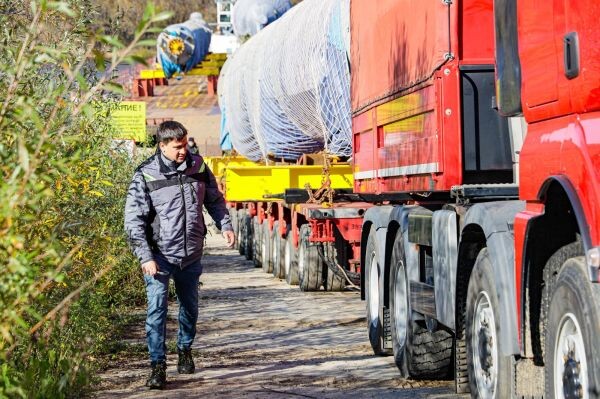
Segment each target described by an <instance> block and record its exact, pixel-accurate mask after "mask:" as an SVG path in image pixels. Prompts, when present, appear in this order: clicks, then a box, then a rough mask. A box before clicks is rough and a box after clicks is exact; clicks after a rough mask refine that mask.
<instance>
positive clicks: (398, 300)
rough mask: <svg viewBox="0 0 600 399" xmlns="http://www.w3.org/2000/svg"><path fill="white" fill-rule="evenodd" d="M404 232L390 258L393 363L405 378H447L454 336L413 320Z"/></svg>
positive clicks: (396, 242)
mask: <svg viewBox="0 0 600 399" xmlns="http://www.w3.org/2000/svg"><path fill="white" fill-rule="evenodd" d="M405 259H406V257H405V254H404V245H403V243H402V233H401V232H398V233H397V234H396V238H395V240H394V246H393V248H392V254H391V258H390V263H391V265H390V295H389V298H390V324H391V335H392V347H393V349H394V360H395V362H396V366H398V369H399V370H400V374H401V375H402V376H403V377H404V378H415V379H423V378H430V379H433V378H444V377H446V376H447V375H448V372H449V370H450V364H451V361H452V335H451V334H449V333H448V332H446V331H444V330H438V331H435V332H429V331H428V330H427V328H425V327H423V326H420V325H419V324H418V323H417V322H415V321H414V320H412V310H411V308H410V301H409V290H408V277H407V274H406V261H405Z"/></svg>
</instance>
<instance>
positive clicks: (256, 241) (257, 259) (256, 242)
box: [252, 216, 262, 267]
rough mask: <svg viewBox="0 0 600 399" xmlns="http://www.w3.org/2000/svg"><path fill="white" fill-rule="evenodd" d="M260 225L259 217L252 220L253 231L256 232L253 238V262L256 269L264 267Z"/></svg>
mask: <svg viewBox="0 0 600 399" xmlns="http://www.w3.org/2000/svg"><path fill="white" fill-rule="evenodd" d="M260 227H261V226H260V224H259V223H258V217H257V216H254V217H253V218H252V231H253V232H254V234H253V236H252V261H253V262H254V267H261V266H262V262H261V253H260V251H261V249H262V242H261V240H260V239H261V232H262V230H261V228H260Z"/></svg>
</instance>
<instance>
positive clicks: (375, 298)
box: [365, 227, 392, 355]
mask: <svg viewBox="0 0 600 399" xmlns="http://www.w3.org/2000/svg"><path fill="white" fill-rule="evenodd" d="M377 259H379V256H378V250H377V239H376V236H375V227H371V231H370V232H369V238H368V239H367V245H366V250H365V298H366V302H367V329H368V333H369V342H370V343H371V348H373V353H375V354H376V355H390V354H391V353H392V350H391V348H386V347H385V344H384V342H385V333H384V323H385V317H384V312H383V304H384V298H383V267H382V266H380V265H379V263H378V261H377Z"/></svg>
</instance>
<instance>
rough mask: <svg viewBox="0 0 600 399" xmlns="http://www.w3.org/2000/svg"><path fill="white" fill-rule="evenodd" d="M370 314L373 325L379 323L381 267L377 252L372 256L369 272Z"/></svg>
mask: <svg viewBox="0 0 600 399" xmlns="http://www.w3.org/2000/svg"><path fill="white" fill-rule="evenodd" d="M369 313H370V315H371V321H372V322H373V323H378V322H379V265H378V264H377V258H376V256H375V252H373V253H372V254H371V270H370V271H369Z"/></svg>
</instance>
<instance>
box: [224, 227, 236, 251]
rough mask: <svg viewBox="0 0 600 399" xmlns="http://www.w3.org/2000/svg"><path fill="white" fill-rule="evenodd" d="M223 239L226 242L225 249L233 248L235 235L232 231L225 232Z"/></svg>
mask: <svg viewBox="0 0 600 399" xmlns="http://www.w3.org/2000/svg"><path fill="white" fill-rule="evenodd" d="M223 237H224V238H225V239H226V240H227V248H233V244H235V234H234V233H233V231H231V230H225V231H224V232H223Z"/></svg>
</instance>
